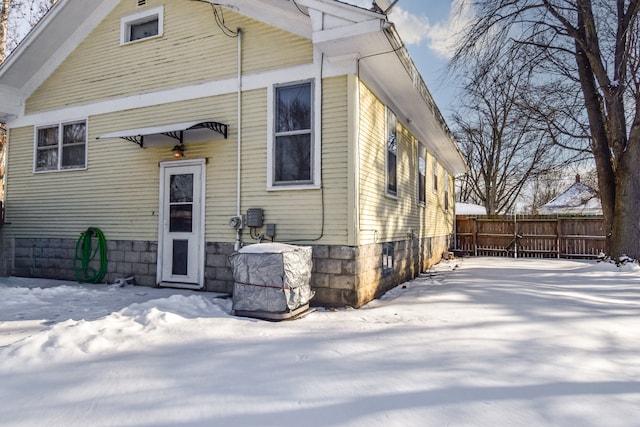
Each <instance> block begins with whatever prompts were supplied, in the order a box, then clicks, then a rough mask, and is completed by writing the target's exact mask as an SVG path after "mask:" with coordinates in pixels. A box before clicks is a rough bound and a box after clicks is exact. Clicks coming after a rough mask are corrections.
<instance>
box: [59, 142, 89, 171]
mask: <svg viewBox="0 0 640 427" xmlns="http://www.w3.org/2000/svg"><path fill="white" fill-rule="evenodd" d="M84 150H85V146H84V145H73V146H70V147H65V146H63V147H62V167H63V168H74V167H84V159H85V155H84Z"/></svg>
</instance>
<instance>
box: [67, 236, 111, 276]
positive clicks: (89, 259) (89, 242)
mask: <svg viewBox="0 0 640 427" xmlns="http://www.w3.org/2000/svg"><path fill="white" fill-rule="evenodd" d="M94 237H96V238H97V239H98V241H97V244H96V245H95V248H94V245H93V238H94ZM98 252H99V253H100V260H99V263H98V265H99V268H98V269H96V268H94V267H92V266H95V265H96V262H94V261H95V259H96V255H98ZM78 263H80V265H78ZM73 269H74V271H75V275H76V280H77V281H78V282H80V283H100V282H101V281H102V279H103V278H104V276H105V274H107V240H106V239H105V238H104V234H103V233H102V231H101V230H100V229H99V228H95V227H89V228H87V230H86V231H83V232H82V234H80V238H79V239H78V242H77V243H76V255H75V257H74V259H73Z"/></svg>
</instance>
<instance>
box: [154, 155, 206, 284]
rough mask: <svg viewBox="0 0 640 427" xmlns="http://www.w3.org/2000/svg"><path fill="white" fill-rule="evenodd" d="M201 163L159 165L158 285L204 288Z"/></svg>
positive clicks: (202, 164)
mask: <svg viewBox="0 0 640 427" xmlns="http://www.w3.org/2000/svg"><path fill="white" fill-rule="evenodd" d="M204 165H205V164H204V160H196V161H183V162H178V161H176V162H167V163H162V164H161V165H160V224H159V233H158V234H159V238H158V261H159V262H158V273H159V274H158V275H159V276H160V277H159V282H160V285H163V286H171V287H186V288H201V287H202V286H203V285H204V252H205V251H204V174H205V169H204Z"/></svg>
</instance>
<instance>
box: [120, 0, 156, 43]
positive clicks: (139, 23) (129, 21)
mask: <svg viewBox="0 0 640 427" xmlns="http://www.w3.org/2000/svg"><path fill="white" fill-rule="evenodd" d="M163 10H164V8H163V7H162V6H160V7H154V8H153V9H148V10H145V11H142V12H138V13H135V14H133V15H129V16H126V17H124V18H122V19H121V20H120V44H126V43H131V42H135V41H138V40H145V39H148V38H151V37H157V36H161V35H162V31H163Z"/></svg>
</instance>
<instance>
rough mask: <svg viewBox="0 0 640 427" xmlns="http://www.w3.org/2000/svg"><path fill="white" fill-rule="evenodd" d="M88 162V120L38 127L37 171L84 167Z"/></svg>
mask: <svg viewBox="0 0 640 427" xmlns="http://www.w3.org/2000/svg"><path fill="white" fill-rule="evenodd" d="M86 164H87V122H86V121H84V120H82V121H77V122H70V123H61V124H57V125H52V126H41V127H39V128H37V129H36V154H35V170H36V172H43V171H58V170H66V169H84V168H85V167H86Z"/></svg>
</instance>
